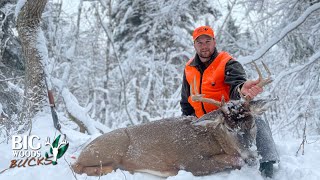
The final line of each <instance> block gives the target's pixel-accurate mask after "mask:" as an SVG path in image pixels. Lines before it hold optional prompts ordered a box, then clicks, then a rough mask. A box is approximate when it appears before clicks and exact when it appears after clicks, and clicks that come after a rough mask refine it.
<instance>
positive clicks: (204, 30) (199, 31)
mask: <svg viewBox="0 0 320 180" xmlns="http://www.w3.org/2000/svg"><path fill="white" fill-rule="evenodd" d="M201 35H208V36H210V37H212V38H214V32H213V30H212V29H211V27H209V26H200V27H198V28H196V29H195V30H194V31H193V34H192V38H193V41H195V40H196V39H197V38H198V37H199V36H201Z"/></svg>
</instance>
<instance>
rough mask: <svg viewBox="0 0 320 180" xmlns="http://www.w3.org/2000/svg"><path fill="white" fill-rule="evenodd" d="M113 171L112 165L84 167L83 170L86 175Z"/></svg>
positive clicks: (97, 174) (98, 174)
mask: <svg viewBox="0 0 320 180" xmlns="http://www.w3.org/2000/svg"><path fill="white" fill-rule="evenodd" d="M112 171H113V167H112V166H100V167H99V166H95V167H84V168H83V172H84V173H86V174H87V175H88V176H100V175H104V174H108V173H111V172H112Z"/></svg>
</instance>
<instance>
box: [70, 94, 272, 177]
mask: <svg viewBox="0 0 320 180" xmlns="http://www.w3.org/2000/svg"><path fill="white" fill-rule="evenodd" d="M265 105H266V101H263V100H260V101H251V102H244V101H240V100H239V101H232V102H229V103H226V104H224V105H223V107H221V108H220V109H219V110H216V111H213V112H210V113H208V114H206V115H204V116H203V117H201V118H200V119H197V118H196V117H192V116H183V117H179V118H169V119H162V120H158V121H153V122H150V123H145V124H141V125H136V126H131V127H127V128H121V129H117V130H114V131H112V132H109V133H106V134H104V135H101V136H99V137H98V138H96V139H95V140H93V141H92V142H91V143H89V144H88V145H87V146H86V147H85V148H84V149H83V151H82V152H81V154H80V155H79V157H78V158H77V161H76V162H75V163H74V164H73V165H72V168H73V169H74V171H75V172H76V173H78V174H82V173H86V174H87V175H90V176H100V175H103V174H106V173H110V172H111V171H112V170H116V169H123V170H126V171H130V172H147V173H151V174H154V175H158V176H164V177H167V176H173V175H176V174H177V173H178V171H179V170H185V171H189V172H191V173H192V174H193V175H195V176H200V175H208V174H211V173H216V172H221V171H224V170H226V169H240V168H241V167H242V166H243V165H244V164H245V163H248V164H251V165H252V164H253V162H255V160H256V157H257V154H256V151H254V150H252V149H251V146H252V145H253V144H254V142H255V135H256V126H255V120H254V116H255V115H258V114H261V113H262V112H264V111H265V110H266V108H264V107H265Z"/></svg>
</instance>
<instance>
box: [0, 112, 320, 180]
mask: <svg viewBox="0 0 320 180" xmlns="http://www.w3.org/2000/svg"><path fill="white" fill-rule="evenodd" d="M60 119H62V117H60ZM62 121H63V119H62ZM66 122H67V121H64V122H63V123H64V125H63V128H62V130H63V132H64V133H66V134H67V136H68V137H67V140H68V141H69V149H68V150H67V152H66V153H65V155H64V157H62V158H60V159H58V164H57V165H55V166H53V165H47V166H45V165H41V166H33V167H21V168H17V167H15V168H11V169H8V170H6V171H5V172H3V173H2V174H0V180H9V179H10V180H29V179H30V180H31V179H32V180H44V179H45V180H70V179H78V180H85V179H86V180H97V179H101V180H121V179H126V180H141V179H150V180H158V179H163V178H160V177H156V176H152V175H148V174H143V173H135V174H130V173H129V172H126V171H120V170H117V171H115V172H112V173H110V174H108V175H105V176H102V177H100V178H99V177H88V176H86V175H76V178H75V177H74V175H73V173H72V171H71V170H70V168H69V164H70V163H73V162H74V159H73V157H75V156H77V155H78V154H79V152H80V151H81V148H83V147H84V146H85V144H87V143H88V142H90V141H91V140H92V139H94V138H95V137H97V136H98V134H97V135H94V136H88V135H84V134H81V133H79V132H76V131H74V130H72V125H67V124H65V123H66ZM32 134H34V135H37V136H39V137H40V140H39V141H38V142H40V143H42V148H41V149H40V150H41V153H42V155H43V156H44V153H45V152H48V149H49V147H48V146H44V143H45V140H46V138H47V137H50V138H51V139H52V138H53V137H54V136H55V129H54V128H53V127H52V119H51V116H50V114H42V115H39V116H38V117H36V118H35V119H34V123H33V130H32ZM307 139H308V144H306V146H305V155H301V153H299V155H298V156H296V155H295V154H296V151H297V150H298V148H299V145H300V143H301V141H302V140H301V139H281V138H277V137H276V144H277V148H278V151H279V153H280V158H281V163H280V164H278V165H277V166H276V167H275V177H274V178H273V179H281V180H287V179H288V180H300V179H305V180H319V179H320V171H319V170H320V163H319V160H320V140H319V139H320V136H317V137H307ZM317 140H318V141H317ZM2 141H3V139H1V142H2ZM51 142H52V141H51ZM11 146H12V143H11V140H9V142H8V144H7V143H6V142H2V143H1V144H0V172H1V171H3V170H4V169H7V168H8V167H9V166H10V163H11V160H12V159H15V158H14V157H13V155H12V147H11ZM167 179H168V180H186V179H196V180H200V179H201V180H209V179H216V180H220V179H221V180H231V179H232V180H233V179H236V180H251V179H252V180H259V179H261V180H263V179H265V178H263V177H262V176H261V175H260V172H259V171H258V167H243V168H242V169H241V170H233V171H229V172H223V173H218V174H214V175H210V176H203V177H195V176H193V175H192V174H191V173H189V172H186V171H180V172H179V174H178V175H176V176H173V177H168V178H167Z"/></svg>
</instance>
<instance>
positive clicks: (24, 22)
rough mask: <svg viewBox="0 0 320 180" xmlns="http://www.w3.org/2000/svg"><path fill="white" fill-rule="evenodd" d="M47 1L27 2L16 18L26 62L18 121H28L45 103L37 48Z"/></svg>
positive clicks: (40, 61)
mask: <svg viewBox="0 0 320 180" xmlns="http://www.w3.org/2000/svg"><path fill="white" fill-rule="evenodd" d="M46 3H47V0H28V1H27V2H26V3H25V4H24V6H23V7H22V9H21V11H20V13H19V15H18V18H17V29H18V34H19V38H20V41H21V45H22V50H23V55H24V58H25V62H26V71H25V92H24V101H23V109H22V112H21V114H20V118H19V120H20V121H21V122H22V123H24V122H25V121H26V120H30V119H31V118H32V117H33V116H34V115H35V114H36V113H37V112H38V111H39V110H41V109H42V107H43V106H44V103H45V102H46V85H45V74H44V69H43V64H42V61H43V59H42V58H44V57H42V56H41V53H40V50H39V49H38V48H37V39H38V34H39V32H40V31H41V27H40V20H41V14H42V12H43V11H44V8H45V5H46Z"/></svg>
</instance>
